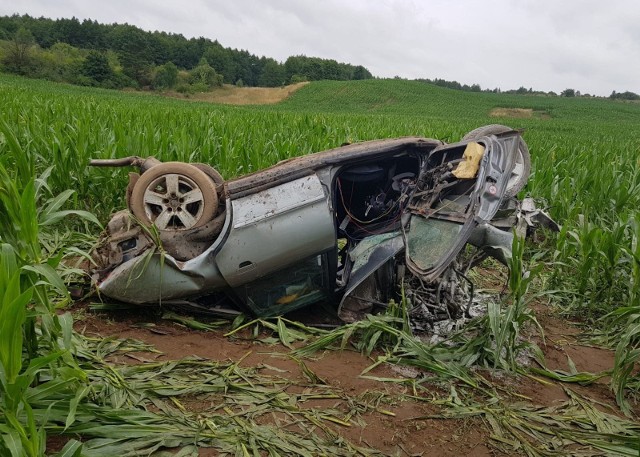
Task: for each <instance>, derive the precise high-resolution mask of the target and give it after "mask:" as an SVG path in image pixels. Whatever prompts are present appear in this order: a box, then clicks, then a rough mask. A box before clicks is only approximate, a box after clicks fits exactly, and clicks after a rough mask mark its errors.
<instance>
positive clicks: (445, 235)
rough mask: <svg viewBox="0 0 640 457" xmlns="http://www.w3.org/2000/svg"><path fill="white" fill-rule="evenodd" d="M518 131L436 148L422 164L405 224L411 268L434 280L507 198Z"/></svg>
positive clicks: (406, 251) (408, 259)
mask: <svg viewBox="0 0 640 457" xmlns="http://www.w3.org/2000/svg"><path fill="white" fill-rule="evenodd" d="M520 141H522V140H521V138H520V135H519V133H518V132H516V131H514V132H510V133H508V134H504V135H500V136H498V137H497V136H493V135H491V136H487V137H482V138H480V139H477V140H474V141H465V142H461V143H455V144H451V145H446V146H442V147H439V148H437V149H435V150H434V151H433V152H432V153H431V154H430V155H429V157H428V158H427V160H426V161H425V162H424V163H423V164H422V166H421V171H420V175H419V177H418V181H417V186H416V189H415V191H414V193H413V194H412V196H411V199H410V201H409V204H408V205H407V209H406V213H405V216H404V224H403V232H402V233H403V237H404V243H405V257H406V264H407V267H408V268H409V269H410V270H411V271H412V272H413V273H414V274H415V275H417V276H419V277H420V278H422V279H423V280H425V281H427V282H432V281H433V280H435V279H436V278H437V277H438V276H439V275H441V274H442V273H443V272H444V270H445V269H446V268H447V267H448V266H449V265H450V264H451V262H452V261H453V260H454V259H455V257H456V256H457V255H458V253H459V252H460V251H461V250H462V248H463V247H464V245H465V243H466V242H467V241H468V240H469V237H470V236H471V234H472V233H473V231H474V229H476V228H477V227H478V225H480V224H486V223H488V222H489V221H490V220H491V219H492V218H493V216H494V215H495V214H496V212H497V210H498V208H499V207H500V204H501V202H502V200H503V198H504V195H505V190H506V186H507V182H508V180H509V177H510V175H511V170H512V168H513V167H514V165H515V154H516V153H517V149H518V145H519V142H520Z"/></svg>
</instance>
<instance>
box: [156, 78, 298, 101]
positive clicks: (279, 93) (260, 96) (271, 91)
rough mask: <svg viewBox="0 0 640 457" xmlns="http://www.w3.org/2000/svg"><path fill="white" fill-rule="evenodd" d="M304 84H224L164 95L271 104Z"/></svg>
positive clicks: (180, 97)
mask: <svg viewBox="0 0 640 457" xmlns="http://www.w3.org/2000/svg"><path fill="white" fill-rule="evenodd" d="M306 84H308V83H307V82H301V83H297V84H290V85H288V86H284V87H236V86H232V85H230V84H225V85H224V86H222V87H220V88H216V89H214V90H212V91H211V92H200V93H196V94H190V95H183V94H180V93H178V92H175V91H171V92H167V93H166V94H165V95H166V96H168V97H173V98H179V99H187V100H194V101H199V102H209V103H222V104H225V105H272V104H275V103H278V102H281V101H282V100H284V99H285V98H287V97H289V96H290V95H291V94H293V93H294V92H295V91H297V90H298V89H300V88H301V87H303V86H305V85H306Z"/></svg>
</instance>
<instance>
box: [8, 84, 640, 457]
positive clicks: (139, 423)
mask: <svg viewBox="0 0 640 457" xmlns="http://www.w3.org/2000/svg"><path fill="white" fill-rule="evenodd" d="M0 95H1V96H0V110H1V111H2V113H3V116H2V120H0V256H1V257H0V266H1V267H0V292H1V293H0V325H1V326H2V327H1V328H0V411H1V412H2V415H1V416H0V417H1V418H0V454H2V455H11V456H12V457H18V456H23V455H28V456H39V455H42V454H43V453H44V452H45V451H44V446H45V443H46V441H45V440H46V435H47V433H52V432H55V433H58V432H62V431H64V432H65V433H78V434H80V435H82V436H83V438H84V439H88V440H89V442H84V443H82V444H81V443H80V442H78V441H71V442H70V443H69V444H68V445H67V446H66V447H65V450H64V451H63V452H62V454H61V455H65V456H66V455H79V454H80V453H82V455H115V454H122V455H128V454H125V453H124V452H123V451H121V450H122V449H124V447H123V446H126V445H127V444H126V443H129V444H131V447H130V448H129V449H130V451H129V452H130V455H139V454H145V455H147V454H148V453H149V452H151V451H152V450H154V449H159V448H160V447H163V446H164V447H166V446H170V445H175V446H184V449H185V450H184V451H183V452H184V453H185V454H184V455H187V454H188V453H192V454H193V453H194V452H196V451H194V448H193V445H211V446H215V447H216V448H217V449H219V450H222V451H225V452H229V453H235V454H238V455H251V453H253V454H256V453H259V452H261V451H260V450H262V451H265V452H272V453H278V454H283V455H293V451H292V448H291V446H293V445H295V446H297V447H296V449H303V450H304V452H307V453H308V454H309V455H314V454H317V453H318V452H320V451H319V449H321V450H322V451H321V452H324V453H326V454H335V455H353V453H358V452H359V453H362V454H365V453H367V452H371V451H370V450H366V449H360V448H356V447H355V446H353V445H352V444H350V443H346V442H340V443H339V444H336V442H335V441H333V442H332V441H331V431H330V429H328V428H326V427H325V426H324V424H326V422H327V421H329V422H333V423H339V422H340V421H343V422H344V421H345V419H344V417H343V416H340V415H338V414H337V413H334V412H331V413H329V414H326V413H325V414H324V415H322V414H321V413H320V412H314V413H309V412H300V411H293V410H290V409H287V408H288V406H287V407H285V406H284V404H285V403H286V404H288V403H287V402H289V401H291V398H288V399H287V398H285V397H282V396H281V394H278V393H275V391H274V389H276V390H277V383H278V382H281V381H277V380H274V379H271V378H267V377H264V376H262V375H261V374H260V373H257V372H246V371H243V370H240V369H239V368H238V367H237V365H233V364H230V365H220V364H218V365H215V366H214V365H212V362H208V361H176V362H172V364H166V365H157V364H155V365H154V364H147V365H145V366H143V367H139V368H132V367H118V366H113V365H111V364H109V363H107V362H105V357H107V356H108V354H109V353H110V352H109V351H111V350H119V349H117V348H118V347H127V346H126V345H127V344H130V343H114V342H112V341H110V342H105V344H104V345H100V344H97V343H96V342H90V341H87V340H84V341H83V340H81V339H78V336H77V335H75V334H74V332H73V331H72V319H71V317H70V316H69V315H67V314H59V313H58V312H57V311H56V307H57V306H63V305H64V303H65V302H66V301H67V300H68V296H67V293H66V290H65V284H64V280H72V279H73V278H74V277H76V276H77V275H78V274H79V273H80V272H79V271H78V270H75V269H74V268H72V267H69V266H65V263H64V262H62V259H63V258H64V257H68V256H70V255H80V256H82V255H85V254H86V251H87V250H88V245H89V241H90V240H91V239H92V238H94V237H95V236H96V235H97V233H98V231H99V230H100V226H99V222H98V221H105V220H106V219H107V217H108V215H109V214H110V213H111V212H112V211H113V210H114V209H119V208H121V207H123V206H124V192H123V190H124V188H125V185H126V173H125V172H123V170H117V169H116V170H111V169H90V168H88V167H87V163H88V161H89V160H90V159H91V158H113V157H123V156H127V155H139V156H147V155H155V156H156V157H158V158H160V159H162V160H181V161H187V162H205V163H210V164H212V165H214V166H215V167H216V168H218V169H219V170H220V171H221V172H222V174H223V176H225V178H227V179H228V178H232V177H235V176H238V175H241V174H244V173H247V172H250V171H254V170H257V169H260V168H263V167H266V166H269V165H272V164H274V163H277V162H278V161H280V160H283V159H286V158H289V157H292V156H298V155H303V154H307V153H310V152H315V151H319V150H323V149H327V148H331V147H336V146H339V145H341V144H343V143H345V142H356V141H362V140H368V139H375V138H381V137H397V136H406V135H410V136H426V137H433V138H439V139H442V140H445V141H449V142H451V141H457V140H459V139H460V138H461V137H462V136H463V135H464V133H466V132H467V131H470V130H472V129H474V128H476V127H478V126H480V125H483V124H493V123H504V124H507V125H510V126H512V127H516V128H524V129H526V132H525V139H526V141H527V143H528V145H529V148H530V150H531V153H532V160H533V173H532V176H531V179H530V181H529V184H528V185H527V187H526V189H525V191H524V192H525V193H528V194H530V195H532V196H534V197H535V198H536V199H538V200H539V201H542V202H546V204H547V205H548V206H549V208H550V212H551V213H552V215H553V217H554V218H555V219H556V220H557V221H558V222H560V223H561V225H562V230H561V232H560V233H559V234H558V235H557V236H556V237H553V236H549V237H548V238H547V240H546V241H545V243H544V244H543V245H541V246H536V248H537V250H539V252H540V253H541V254H540V255H539V256H538V257H539V258H537V259H536V263H537V264H538V265H540V267H536V268H540V269H541V271H539V272H538V271H537V269H536V268H533V267H527V262H526V261H525V263H521V262H522V261H523V258H525V257H526V252H523V246H517V248H518V249H514V252H516V256H514V260H513V262H514V263H513V264H512V265H511V269H510V292H511V296H510V298H509V301H508V302H506V303H503V304H501V306H498V305H492V308H491V310H490V311H491V312H490V314H489V316H488V317H486V318H485V319H484V320H480V321H478V322H475V323H474V324H472V326H471V327H470V329H468V331H467V332H465V333H462V334H458V335H454V336H453V337H452V338H451V339H450V340H449V341H448V342H447V344H440V345H436V346H428V345H425V344H424V343H422V342H420V341H419V340H417V339H416V338H415V337H414V336H413V335H411V333H410V331H408V329H407V326H406V321H405V320H404V319H403V315H402V309H403V308H402V307H399V308H395V311H394V312H395V314H393V315H387V316H378V317H371V318H369V319H367V320H365V321H362V322H359V323H356V324H353V325H350V326H345V327H341V328H340V329H337V330H335V331H333V332H328V333H327V332H316V334H310V333H309V332H307V331H306V330H305V329H303V328H300V327H296V326H294V325H293V324H292V323H291V322H287V321H284V320H282V319H280V320H275V321H260V322H255V321H254V322H250V323H248V324H245V325H247V326H249V327H254V328H266V329H269V330H271V331H272V332H274V337H273V338H272V339H271V340H270V341H271V342H272V341H279V342H280V343H281V344H283V345H285V346H288V347H297V348H298V349H296V350H295V352H294V353H293V357H295V358H296V360H299V361H300V363H301V364H302V365H304V361H303V357H304V356H307V355H309V354H311V353H313V352H314V351H318V350H320V349H322V348H326V347H329V346H332V345H337V346H338V347H344V346H345V345H347V344H355V345H356V346H357V347H358V348H359V349H360V350H363V351H364V352H366V353H372V351H374V350H379V349H378V348H383V355H381V356H380V359H379V362H378V363H382V362H389V363H396V364H407V365H412V366H415V367H418V368H420V369H421V370H426V371H429V372H432V373H436V374H437V375H438V377H439V378H440V379H443V380H446V382H448V383H451V382H453V383H455V385H456V386H457V387H458V390H460V389H462V390H460V392H463V391H468V392H475V393H474V394H469V396H465V397H464V400H461V397H460V396H458V397H457V399H455V398H454V397H452V401H451V402H450V404H449V405H448V406H447V408H448V409H447V411H449V413H447V414H459V415H461V416H464V415H477V416H482V417H484V418H485V420H486V421H487V422H488V423H489V425H490V426H491V428H492V430H493V436H494V441H495V445H496V446H498V447H501V446H505V447H504V449H508V450H509V451H513V450H519V451H523V450H524V452H525V453H529V454H530V455H548V454H550V453H553V452H555V451H557V449H560V448H559V447H558V446H560V445H559V444H557V443H559V442H560V441H562V442H563V443H564V442H565V441H566V440H569V441H571V440H573V441H574V442H578V443H580V445H584V446H589V447H590V449H597V450H599V452H611V453H616V452H617V453H619V454H623V455H637V448H638V443H637V440H636V441H633V439H632V438H629V437H628V436H630V434H631V435H632V434H633V433H636V436H637V429H634V428H633V426H632V425H629V422H615V423H614V422H612V421H613V419H610V418H606V419H603V418H602V417H601V416H598V413H597V412H594V410H593V409H588V408H587V407H586V406H584V404H582V403H580V402H581V401H582V400H579V399H578V398H577V397H573V396H572V397H571V401H570V403H568V404H566V405H564V406H563V407H562V408H556V409H555V410H553V411H552V410H545V411H531V410H527V409H526V408H524V409H523V408H518V409H515V410H514V409H513V408H511V407H510V406H508V405H505V404H503V403H501V400H495V398H496V396H495V395H494V394H493V393H491V392H492V391H491V389H490V387H491V386H489V385H487V383H486V381H485V380H484V378H481V377H478V376H477V375H476V374H475V372H474V370H472V369H470V367H472V366H476V367H477V366H481V367H491V368H492V369H502V370H507V371H520V368H518V367H517V366H516V365H517V364H516V362H515V360H516V357H517V355H518V352H519V350H520V349H521V347H520V346H521V344H522V339H521V338H520V337H519V333H520V330H521V327H522V326H523V325H524V324H525V323H527V322H529V323H531V322H533V323H534V324H535V322H534V321H533V320H532V316H531V314H529V311H528V308H527V306H526V299H527V298H526V297H527V294H526V292H527V289H528V288H529V287H530V284H531V283H530V281H531V278H533V276H535V275H529V276H527V275H526V271H527V269H529V270H531V271H533V272H534V273H539V274H540V275H543V276H544V279H545V280H544V281H542V282H541V284H545V285H546V286H547V287H548V289H549V290H553V298H554V299H553V301H554V303H555V305H557V307H558V308H559V309H561V310H562V311H563V312H564V313H566V314H569V315H573V316H580V317H581V318H583V320H584V321H585V323H586V324H591V325H594V326H597V327H598V330H599V332H600V334H601V335H602V337H601V339H600V341H601V342H603V343H606V344H607V345H609V346H610V347H612V348H616V359H615V367H614V369H613V371H612V373H611V379H612V389H613V391H614V392H615V394H616V397H617V400H618V403H619V404H620V407H621V410H622V411H623V412H625V413H626V414H629V415H632V414H633V411H632V402H633V401H634V398H636V397H637V396H638V394H639V392H640V377H639V376H638V371H637V367H638V363H639V361H640V356H639V352H638V351H639V348H640V331H639V330H638V325H639V323H640V317H639V316H640V301H639V300H640V250H639V249H640V248H639V245H640V243H639V237H640V231H639V230H640V229H639V227H640V224H639V223H638V221H640V212H639V210H638V208H640V160H639V159H638V157H640V130H638V129H637V125H639V124H640V104H637V103H623V102H613V101H609V100H602V99H584V98H575V99H569V98H551V97H533V96H517V95H502V94H484V93H467V92H457V91H452V90H448V89H443V88H438V87H434V86H429V85H425V84H422V83H417V82H407V81H395V80H393V81H373V80H372V81H352V82H329V81H327V82H314V83H311V84H308V85H305V86H304V87H302V88H300V89H299V90H298V91H296V92H295V93H294V94H293V95H292V96H290V97H289V98H288V99H286V100H285V101H284V102H282V103H279V104H276V105H269V106H250V107H246V106H245V107H235V106H222V105H213V104H208V103H200V102H190V103H185V102H184V101H179V100H172V99H167V98H162V97H156V96H148V95H138V94H135V93H120V92H114V91H107V90H97V89H90V88H80V87H73V86H67V85H60V84H52V83H48V82H44V81H31V80H25V79H20V78H17V77H10V76H4V75H0ZM512 109H516V110H532V112H534V113H544V115H540V116H532V117H524V118H495V117H492V116H491V113H492V112H493V113H494V114H495V113H496V112H506V113H508V112H509V110H512ZM496 110H498V111H496ZM500 110H502V111H500ZM530 249H531V248H530ZM525 260H526V259H525ZM542 292H544V291H542ZM167 318H168V319H172V320H177V319H181V322H182V324H183V325H187V326H192V327H201V326H200V324H199V323H198V322H197V321H194V320H189V319H185V318H179V317H176V316H172V315H167ZM216 325H217V324H210V325H209V326H208V327H207V329H209V330H211V329H213V328H215V327H216ZM109 345H115V346H116V349H113V348H110V347H111V346H109ZM119 345H124V346H119ZM300 345H302V347H300ZM302 365H300V366H301V367H302ZM203 367H204V368H203ZM305 367H306V365H305ZM204 371H208V373H209V374H205V373H204ZM187 372H190V373H191V372H193V373H194V377H195V378H194V379H196V381H195V382H194V383H189V384H188V385H187V384H181V382H183V381H184V379H186V376H187V375H186V373H187ZM536 373H537V374H539V375H544V376H548V377H551V378H554V379H562V380H563V381H566V382H569V381H576V382H580V381H585V380H589V379H594V377H596V376H599V374H591V376H590V374H588V373H577V372H571V373H563V372H558V371H552V370H546V369H544V368H543V369H539V370H538V371H536ZM225 376H226V378H225ZM221 377H222V378H224V379H226V381H224V382H228V383H227V384H224V388H223V387H221V386H222V384H216V383H219V382H222V381H221V379H222V378H221ZM224 379H223V380H224ZM307 379H309V380H310V381H311V382H313V380H314V379H315V378H314V375H313V373H312V372H309V373H307ZM159 382H161V383H162V384H163V385H165V386H169V387H167V388H166V390H164V391H163V390H162V389H161V388H160V387H159V384H158V383H159ZM315 382H317V383H318V384H319V385H321V383H320V380H319V379H316V380H315ZM249 385H253V386H258V387H259V388H258V390H257V391H254V390H251V389H249V388H248V387H247V386H249ZM218 388H223V391H224V389H226V392H229V389H231V390H233V391H234V392H237V393H238V395H239V397H233V398H235V399H232V398H231V397H229V398H227V400H229V401H230V402H231V403H219V406H220V407H221V408H222V409H219V410H218V411H217V412H215V414H214V413H212V416H211V417H212V418H215V420H214V419H211V421H203V420H201V419H199V418H197V417H194V416H192V415H189V414H186V413H185V411H184V410H182V409H181V408H180V406H179V403H180V399H179V398H178V397H179V395H178V391H179V390H180V389H183V390H184V391H185V392H188V393H189V394H190V395H195V394H198V395H199V394H203V392H204V391H207V392H208V393H212V392H213V391H214V390H215V389H218ZM212 389H213V390H212ZM247 389H249V390H247ZM163 392H164V394H163ZM165 394H166V395H165ZM234 395H235V394H234ZM329 395H333V393H329ZM474 395H476V396H475V397H474ZM477 395H480V396H481V397H477ZM252 396H253V397H255V398H257V399H259V400H260V401H262V402H263V403H262V404H263V405H266V406H264V407H265V408H267V409H272V410H278V411H282V412H283V413H284V414H285V415H288V417H291V418H294V417H295V420H294V422H295V421H301V422H300V423H301V424H305V425H304V426H305V427H315V430H318V433H317V434H315V435H305V437H304V438H301V435H299V434H296V433H293V434H287V433H283V432H282V431H281V430H276V429H274V428H273V427H265V426H257V425H256V422H255V418H256V414H258V412H257V411H258V410H257V409H256V408H258V406H256V404H255V403H251V401H253V400H251V401H250V400H249V397H252ZM255 398H254V399H255ZM479 398H481V402H480V403H478V401H480V400H479ZM298 400H300V399H298ZM176 401H177V402H178V403H176ZM140 402H142V404H145V405H147V404H148V405H154V407H155V408H158V411H159V412H158V411H154V412H150V411H149V410H144V408H140ZM147 402H149V403H147ZM443 404H444V403H443ZM136 405H137V406H136ZM118 408H125V409H124V410H123V411H118ZM224 408H229V410H225V409H224ZM278 408H280V409H278ZM563 408H564V409H563ZM572 408H573V409H572ZM576 408H577V409H576ZM580 408H582V409H580ZM124 411H126V412H124ZM229 411H231V413H230V412H229ZM261 411H262V410H261ZM567 417H569V418H571V419H567ZM554 421H555V422H554ZM558 421H560V422H558ZM589 421H590V422H589ZM569 422H572V423H573V422H575V423H578V424H580V428H581V429H582V431H580V430H574V428H572V427H569V426H567V423H569ZM514 424H517V425H514ZM549 424H556V425H558V424H559V425H558V429H557V433H556V435H555V437H552V438H549V437H548V436H546V435H545V434H543V433H541V432H540V428H541V427H546V426H548V425H549ZM603 424H604V425H603ZM514 427H516V428H514ZM585 430H586V431H587V432H585ZM167 433H170V434H171V435H172V436H175V438H174V439H172V440H167V439H166V438H165V436H166V434H167ZM141 436H142V437H143V438H140V437H141ZM136 437H137V438H136ZM240 437H241V438H240ZM548 439H551V440H552V442H551V443H552V445H551V444H549V443H547V444H546V445H545V444H544V441H545V440H548ZM136 440H137V441H136ZM532 440H533V441H534V442H536V443H540V442H542V444H543V445H539V444H535V445H533V447H530V446H531V442H532ZM557 440H560V441H557ZM563 440H564V441H563ZM134 441H135V444H132V443H133V442H134ZM89 443H91V444H89ZM247 443H248V444H247ZM301 443H302V444H301ZM518 446H519V447H518ZM545 446H546V447H545ZM634 452H635V454H634Z"/></svg>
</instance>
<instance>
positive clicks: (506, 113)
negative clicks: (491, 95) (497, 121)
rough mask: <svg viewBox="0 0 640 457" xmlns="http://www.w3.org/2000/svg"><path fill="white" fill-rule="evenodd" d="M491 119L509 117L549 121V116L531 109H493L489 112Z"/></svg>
mask: <svg viewBox="0 0 640 457" xmlns="http://www.w3.org/2000/svg"><path fill="white" fill-rule="evenodd" d="M489 116H491V117H510V118H513V119H530V118H537V119H549V118H551V116H550V115H549V113H547V112H545V111H536V110H533V109H531V108H494V109H492V110H491V111H490V112H489Z"/></svg>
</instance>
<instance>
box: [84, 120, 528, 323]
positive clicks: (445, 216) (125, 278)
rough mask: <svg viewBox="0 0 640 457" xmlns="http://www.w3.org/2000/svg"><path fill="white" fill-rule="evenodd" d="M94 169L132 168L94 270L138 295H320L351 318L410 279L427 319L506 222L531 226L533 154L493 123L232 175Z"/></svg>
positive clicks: (505, 253) (217, 303)
mask: <svg viewBox="0 0 640 457" xmlns="http://www.w3.org/2000/svg"><path fill="white" fill-rule="evenodd" d="M91 164H92V165H94V166H136V167H138V168H139V171H140V173H130V182H129V186H128V188H127V206H128V209H126V210H123V211H120V212H118V213H116V214H115V215H114V216H113V217H112V219H111V221H110V222H109V224H108V226H107V230H106V231H105V233H104V234H103V237H102V238H101V242H100V244H99V246H98V247H97V248H96V249H95V252H94V258H95V260H96V264H97V268H96V269H95V270H94V271H93V278H94V279H95V282H96V285H97V288H98V290H99V292H100V293H101V294H103V295H105V296H108V297H111V298H114V299H117V300H120V301H124V302H128V303H134V304H151V303H158V302H162V303H164V304H170V303H175V304H189V305H192V306H195V307H197V308H199V309H203V310H208V311H211V312H220V313H229V312H233V311H232V309H230V308H233V309H239V310H242V311H245V312H247V311H248V312H250V313H252V314H254V315H258V316H265V317H266V316H275V315H281V314H284V313H287V312H289V311H292V310H295V309H298V308H302V307H308V306H319V304H321V303H324V304H330V305H332V306H333V308H334V309H335V310H336V313H337V315H338V316H339V317H340V318H341V319H342V320H343V321H353V320H355V319H359V318H361V317H362V316H363V315H364V313H367V312H371V311H374V310H375V309H380V308H384V307H386V306H387V304H388V303H389V302H390V301H391V300H392V299H393V300H396V301H397V300H398V299H399V298H400V294H401V290H402V289H403V286H405V288H404V290H405V296H406V297H408V299H409V303H410V307H411V312H412V313H420V315H421V318H422V319H426V320H427V321H428V320H429V319H433V320H436V319H438V316H442V315H447V316H451V315H456V314H458V315H460V314H461V313H463V312H464V310H465V306H466V304H468V303H469V302H470V301H471V296H470V289H472V287H471V285H470V281H469V280H468V279H467V277H466V276H465V274H466V271H467V270H468V269H469V268H471V267H472V266H474V265H475V264H476V263H477V261H478V259H479V258H481V257H483V256H486V255H491V256H493V257H495V258H497V259H498V260H500V261H502V262H505V261H506V260H507V259H508V257H509V255H510V249H511V243H512V236H513V235H512V229H513V227H514V226H517V225H519V224H521V225H522V226H521V228H523V227H524V228H526V224H525V223H524V222H523V221H525V218H524V217H523V214H522V205H521V202H519V201H518V200H517V199H516V194H517V193H518V192H519V191H520V190H521V189H522V188H523V186H524V185H525V184H526V182H527V179H528V177H529V172H530V157H529V152H528V149H527V146H526V144H525V142H524V140H523V139H522V137H521V135H520V133H519V132H518V131H515V130H512V129H511V128H508V127H505V126H500V125H490V126H485V127H481V128H479V129H476V130H474V131H472V132H470V133H469V134H467V135H466V136H465V137H464V138H463V140H462V141H460V142H458V143H454V144H443V143H442V142H441V141H438V140H434V139H425V138H413V137H410V138H399V139H386V140H378V141H367V142H363V143H358V144H352V145H346V146H342V147H339V148H336V149H331V150H328V151H323V152H318V153H315V154H311V155H307V156H303V157H297V158H292V159H288V160H285V161H283V162H280V163H278V164H277V165H274V166H272V167H270V168H267V169H265V170H262V171H259V172H256V173H252V174H249V175H246V176H242V177H240V178H236V179H233V180H229V181H224V180H223V179H222V177H221V176H220V174H219V173H218V172H217V171H216V170H215V169H214V168H212V167H210V166H209V165H206V164H186V163H180V162H167V163H161V162H159V161H158V160H156V159H154V158H147V159H142V158H139V157H127V158H124V159H107V160H93V161H92V163H91ZM466 246H475V248H474V249H469V248H466ZM474 250H475V251H476V252H470V251H474ZM465 284H469V285H468V286H464V285H465Z"/></svg>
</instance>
